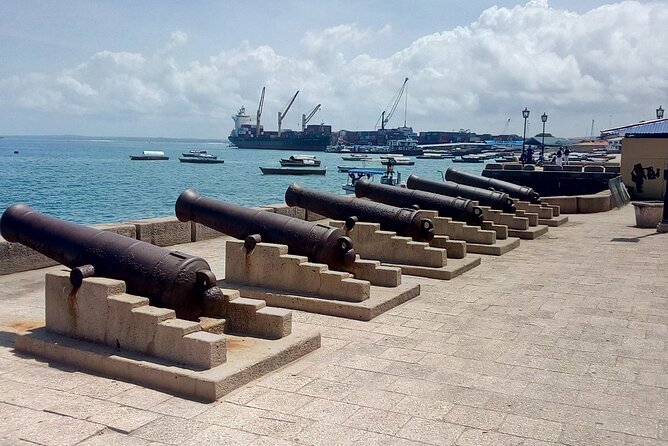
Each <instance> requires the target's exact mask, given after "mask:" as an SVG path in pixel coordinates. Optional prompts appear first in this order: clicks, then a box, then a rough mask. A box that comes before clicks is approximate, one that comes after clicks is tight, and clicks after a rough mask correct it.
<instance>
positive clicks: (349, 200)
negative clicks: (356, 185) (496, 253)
mask: <svg viewBox="0 0 668 446" xmlns="http://www.w3.org/2000/svg"><path fill="white" fill-rule="evenodd" d="M285 202H286V203H287V204H288V206H299V207H302V208H304V209H308V210H310V211H313V212H317V213H318V214H322V215H324V216H326V217H329V218H335V219H338V220H345V221H346V226H347V227H348V228H349V229H351V228H352V227H353V225H354V222H355V218H354V217H356V218H357V219H359V220H360V221H368V222H373V223H380V227H381V229H383V230H386V231H394V232H396V233H397V234H398V235H401V236H405V237H412V238H413V240H416V241H420V242H428V241H430V240H432V239H433V238H434V224H433V223H432V221H431V220H429V219H428V218H423V217H422V214H420V212H419V211H416V210H415V209H405V208H399V207H395V206H390V205H387V204H384V203H377V202H375V201H370V200H362V199H360V198H357V197H355V196H354V195H335V194H330V193H327V192H320V191H317V190H313V189H306V188H303V187H302V186H300V185H299V184H297V183H293V184H291V185H290V187H288V189H287V190H286V191H285Z"/></svg>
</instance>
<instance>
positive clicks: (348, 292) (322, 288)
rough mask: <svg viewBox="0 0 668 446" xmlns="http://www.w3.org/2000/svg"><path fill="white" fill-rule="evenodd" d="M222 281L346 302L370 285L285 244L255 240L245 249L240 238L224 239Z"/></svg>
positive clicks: (366, 293)
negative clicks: (251, 247) (223, 271)
mask: <svg viewBox="0 0 668 446" xmlns="http://www.w3.org/2000/svg"><path fill="white" fill-rule="evenodd" d="M225 281H226V282H229V283H239V284H243V285H250V286H258V287H265V288H271V289H276V290H283V291H288V292H294V293H302V294H303V293H305V294H310V295H314V296H318V297H321V298H327V299H335V300H342V301H349V302H361V301H363V300H365V299H368V298H369V293H370V287H371V284H370V283H369V282H367V281H365V280H357V279H354V278H352V275H351V274H350V273H347V272H340V271H331V270H329V269H328V267H327V265H324V264H319V263H311V262H308V259H307V258H306V257H303V256H295V255H290V254H288V247H287V246H285V245H278V244H273V243H258V244H257V245H256V246H255V248H253V249H252V250H251V251H248V250H247V249H246V247H245V245H244V242H243V241H241V240H228V241H227V244H226V248H225Z"/></svg>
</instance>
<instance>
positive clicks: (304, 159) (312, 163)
mask: <svg viewBox="0 0 668 446" xmlns="http://www.w3.org/2000/svg"><path fill="white" fill-rule="evenodd" d="M281 166H283V167H319V166H320V160H319V159H317V158H316V157H315V156H314V155H292V156H291V157H290V158H283V159H281Z"/></svg>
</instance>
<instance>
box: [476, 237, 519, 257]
mask: <svg viewBox="0 0 668 446" xmlns="http://www.w3.org/2000/svg"><path fill="white" fill-rule="evenodd" d="M519 246H520V239H519V238H517V237H508V238H507V239H502V240H498V239H497V241H496V243H494V244H493V245H484V244H479V243H467V244H466V250H467V251H468V252H470V253H472V254H485V255H489V256H501V255H503V254H505V253H507V252H509V251H512V250H513V249H515V248H517V247H519Z"/></svg>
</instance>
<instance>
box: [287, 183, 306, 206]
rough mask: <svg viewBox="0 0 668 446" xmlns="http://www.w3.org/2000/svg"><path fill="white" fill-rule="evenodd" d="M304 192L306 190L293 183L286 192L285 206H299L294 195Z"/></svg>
mask: <svg viewBox="0 0 668 446" xmlns="http://www.w3.org/2000/svg"><path fill="white" fill-rule="evenodd" d="M303 190H304V188H303V187H301V186H300V185H299V184H297V183H292V184H291V185H290V186H288V188H287V189H286V190H285V204H287V205H288V206H298V204H297V200H296V198H295V195H294V194H295V193H299V192H301V191H303Z"/></svg>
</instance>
